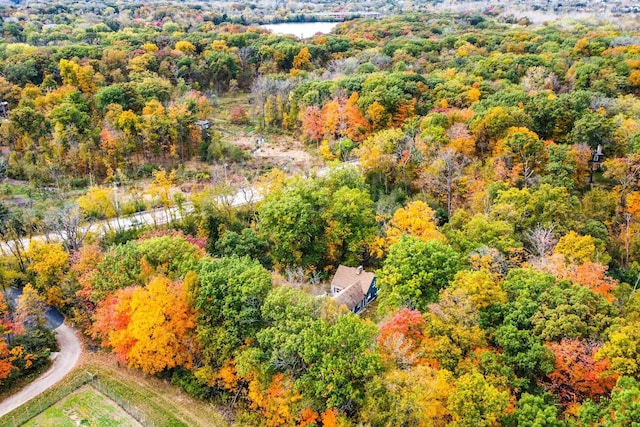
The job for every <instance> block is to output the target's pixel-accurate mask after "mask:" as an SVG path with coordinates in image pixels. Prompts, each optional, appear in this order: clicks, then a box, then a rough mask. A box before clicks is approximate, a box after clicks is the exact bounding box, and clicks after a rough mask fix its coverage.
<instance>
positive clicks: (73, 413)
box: [24, 385, 140, 427]
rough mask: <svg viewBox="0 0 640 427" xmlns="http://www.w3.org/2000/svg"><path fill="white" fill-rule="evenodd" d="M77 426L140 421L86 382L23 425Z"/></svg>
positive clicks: (133, 425)
mask: <svg viewBox="0 0 640 427" xmlns="http://www.w3.org/2000/svg"><path fill="white" fill-rule="evenodd" d="M77 425H90V426H100V427H119V426H121V427H138V426H140V423H138V422H137V421H136V420H135V419H133V418H132V417H131V416H130V415H129V414H127V413H126V412H125V411H124V410H123V409H122V408H120V407H119V406H118V405H117V404H116V403H115V402H113V401H111V400H110V399H109V398H107V397H106V396H104V395H103V394H102V393H100V392H99V391H97V390H96V389H94V388H93V387H91V386H89V385H85V386H82V387H81V388H80V389H78V390H76V391H75V392H73V393H71V394H70V395H68V396H67V397H65V398H64V399H62V400H61V401H60V402H58V403H56V404H55V405H53V406H52V407H50V408H49V409H47V410H46V411H44V412H43V413H41V414H40V415H38V416H36V417H35V418H32V419H31V420H30V421H29V422H27V423H26V424H24V426H25V427H76V426H77Z"/></svg>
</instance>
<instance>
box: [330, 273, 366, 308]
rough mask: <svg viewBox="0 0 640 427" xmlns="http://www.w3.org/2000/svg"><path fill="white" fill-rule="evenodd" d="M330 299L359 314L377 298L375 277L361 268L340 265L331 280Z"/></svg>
mask: <svg viewBox="0 0 640 427" xmlns="http://www.w3.org/2000/svg"><path fill="white" fill-rule="evenodd" d="M330 292H331V297H332V298H333V299H334V300H336V301H337V302H338V303H339V304H344V305H346V306H347V307H349V310H351V311H353V312H354V313H360V312H361V311H362V310H364V309H365V307H366V306H367V305H369V303H370V302H371V301H373V300H374V299H376V297H377V296H378V288H377V287H376V277H375V275H374V274H373V273H369V272H367V271H364V269H363V268H362V266H360V267H357V268H354V267H347V266H344V265H341V266H339V267H338V270H337V271H336V274H335V275H334V276H333V279H332V280H331V291H330Z"/></svg>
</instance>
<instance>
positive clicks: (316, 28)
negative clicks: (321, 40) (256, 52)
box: [261, 22, 338, 39]
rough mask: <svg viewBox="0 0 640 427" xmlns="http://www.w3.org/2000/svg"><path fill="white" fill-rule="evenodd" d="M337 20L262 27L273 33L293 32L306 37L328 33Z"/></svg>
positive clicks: (287, 23) (336, 23) (295, 34)
mask: <svg viewBox="0 0 640 427" xmlns="http://www.w3.org/2000/svg"><path fill="white" fill-rule="evenodd" d="M336 25H338V22H286V23H282V24H265V25H261V27H262V28H266V29H268V30H271V31H273V32H274V33H275V34H293V35H294V36H296V37H300V38H303V39H305V38H307V37H311V36H313V35H315V34H317V33H322V34H326V33H330V32H331V30H333V28H334V27H335V26H336Z"/></svg>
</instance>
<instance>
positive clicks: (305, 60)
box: [293, 47, 311, 70]
mask: <svg viewBox="0 0 640 427" xmlns="http://www.w3.org/2000/svg"><path fill="white" fill-rule="evenodd" d="M310 65H311V53H310V52H309V48H308V47H303V48H302V49H300V52H298V54H297V55H296V56H294V57H293V68H297V69H298V70H306V69H307V68H309V66H310Z"/></svg>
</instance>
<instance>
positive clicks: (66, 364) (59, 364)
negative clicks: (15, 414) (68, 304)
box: [0, 323, 82, 417]
mask: <svg viewBox="0 0 640 427" xmlns="http://www.w3.org/2000/svg"><path fill="white" fill-rule="evenodd" d="M55 331H56V340H57V341H58V345H59V347H60V352H59V353H58V354H57V356H56V358H55V360H54V361H53V365H52V366H51V368H49V370H48V371H47V372H45V373H44V374H42V375H41V376H39V377H38V378H37V379H36V380H35V381H34V382H32V383H31V384H29V385H28V386H26V387H25V388H23V389H22V390H20V391H19V392H18V393H16V394H14V395H12V396H9V397H8V398H6V399H5V400H3V401H2V402H0V417H1V416H3V415H5V414H8V413H9V412H11V411H13V410H14V409H16V408H17V407H19V406H21V405H22V404H24V403H26V402H28V401H29V400H31V399H33V398H34V397H36V396H38V395H39V394H40V393H42V392H44V391H45V390H46V389H48V388H49V387H51V386H52V385H54V384H55V383H57V382H58V381H60V380H61V379H62V378H64V377H65V376H66V375H67V374H68V373H69V372H71V370H73V368H74V367H75V366H76V364H77V363H78V359H79V358H80V353H82V346H81V345H80V340H78V337H77V336H76V332H75V331H74V330H73V329H71V328H70V327H69V326H67V324H66V323H62V324H61V325H60V326H58V327H57V328H56V329H55Z"/></svg>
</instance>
